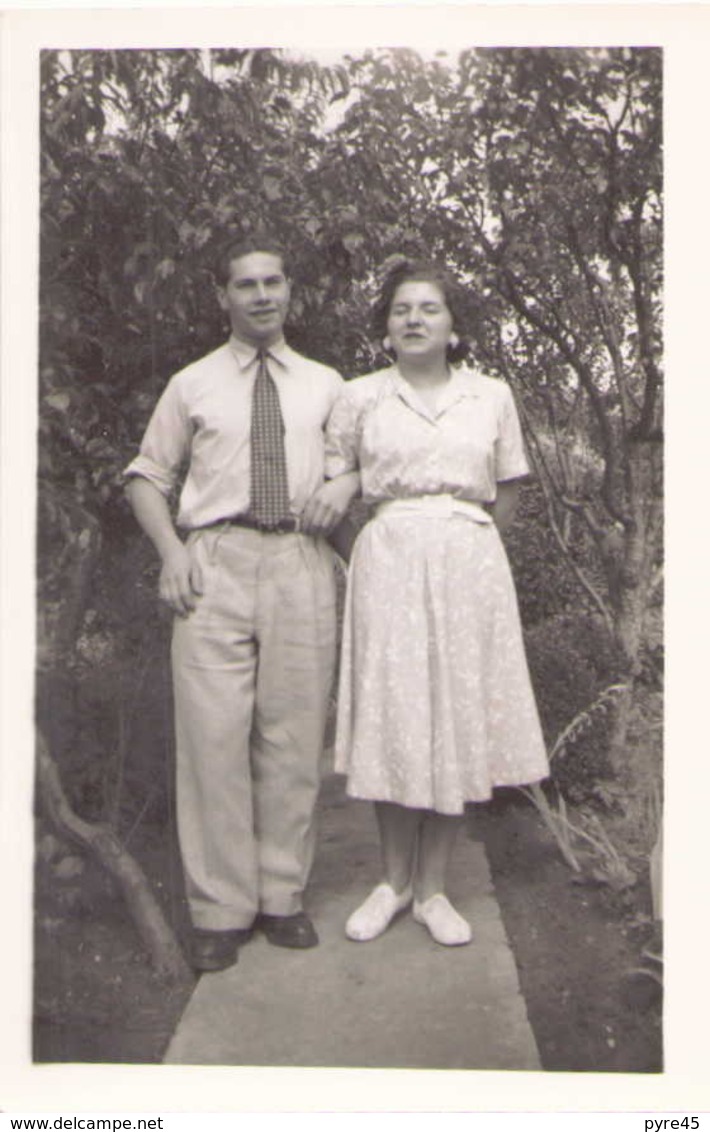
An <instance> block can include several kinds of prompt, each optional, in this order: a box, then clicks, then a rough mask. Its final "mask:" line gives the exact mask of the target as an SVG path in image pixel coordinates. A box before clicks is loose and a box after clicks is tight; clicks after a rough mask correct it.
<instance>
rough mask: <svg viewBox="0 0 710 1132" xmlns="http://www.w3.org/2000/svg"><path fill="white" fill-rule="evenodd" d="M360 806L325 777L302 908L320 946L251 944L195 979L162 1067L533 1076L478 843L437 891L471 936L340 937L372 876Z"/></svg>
mask: <svg viewBox="0 0 710 1132" xmlns="http://www.w3.org/2000/svg"><path fill="white" fill-rule="evenodd" d="M378 860H379V858H378V849H377V833H376V829H375V823H374V817H373V814H372V809H371V807H370V806H369V805H367V804H365V803H360V802H353V801H351V800H349V799H346V798H345V795H344V793H343V780H342V779H340V778H336V777H335V776H330V777H329V778H327V779H326V781H325V783H324V786H323V792H322V800H321V816H320V837H319V849H318V855H317V861H316V867H315V869H314V873H313V879H312V884H311V887H310V890H309V903H308V910H309V912H310V913H311V915H312V916H313V919H314V921H315V923H316V925H317V928H318V933H319V935H320V940H321V942H320V946H319V947H317V948H314V949H313V950H309V951H301V952H299V951H287V950H284V949H282V948H277V947H273V946H271V945H270V944H269V943H267V942H266V940H265V939H264V938H263V936H261V935H257V936H256V937H255V938H254V940H252V941H251V942H250V943H249V944H248V945H247V946H246V947H244V948H243V949H242V951H241V953H240V956H239V962H238V964H237V966H236V967H232V968H230V969H229V970H227V971H221V972H219V973H217V974H214V975H203V976H202V977H201V978H200V980H199V982H198V984H197V987H196V989H195V992H194V994H193V996H192V999H191V1000H190V1002H189V1003H188V1006H187V1009H186V1011H185V1013H184V1015H183V1017H182V1019H181V1021H180V1024H179V1026H178V1028H177V1031H176V1033H175V1035H174V1037H173V1040H172V1042H171V1043H170V1046H169V1048H168V1051H167V1054H166V1057H165V1061H166V1062H167V1063H169V1064H187V1065H288V1066H299V1067H301V1066H330V1067H346V1066H347V1067H377V1068H416V1069H425V1068H429V1069H527V1070H535V1069H539V1068H540V1062H539V1058H538V1053H537V1049H536V1046H535V1040H534V1038H533V1035H532V1031H531V1030H530V1026H529V1024H528V1020H527V1014H526V1011H525V1003H524V1002H523V999H522V997H521V995H520V989H519V986H518V979H517V973H516V970H515V964H514V961H513V956H512V954H511V951H510V948H509V946H508V942H507V939H506V936H505V932H504V929H503V924H502V922H501V918H500V913H499V910H498V905H497V903H496V900H495V897H494V895H493V891H492V886H491V879H490V873H489V870H488V864H487V860H486V855H485V850H484V848H483V845H482V844H480V843H478V842H473V841H471V840H469V839H467V838H463V837H462V838H461V840H460V842H459V844H458V847H457V851H456V856H455V860H454V861H453V863H452V868H451V876H450V885H449V891H450V895H451V897H452V899H453V900H454V901H455V903H456V904H457V906H458V907H459V908H460V909H461V911H462V913H463V914H464V915H465V916H466V917H467V918H468V919H469V921H470V922H471V924H472V926H473V929H474V940H473V942H472V943H471V944H470V945H468V946H466V947H460V948H450V949H448V948H443V947H440V946H439V945H437V944H436V943H434V942H433V940H431V938H430V937H429V935H428V933H427V931H426V929H425V928H423V927H422V926H421V925H419V924H416V923H415V922H414V921H413V920H412V918H411V915H410V914H405V915H404V916H402V917H401V918H400V919H398V920H397V921H396V922H395V923H394V924H393V925H392V927H391V928H390V929H389V931H387V932H386V933H385V934H384V935H383V936H381V937H380V938H379V939H377V940H373V941H372V942H371V943H352V942H350V941H349V940H347V939H346V938H345V936H344V934H343V925H344V923H345V921H346V919H347V917H348V915H349V913H350V912H351V911H352V910H353V908H355V907H356V906H357V904H358V903H359V902H360V900H361V899H363V898H364V897H365V896H366V895H367V893H368V892H369V890H370V888H371V887H372V885H373V884H374V883H375V882H376V880H377V879H379V867H378Z"/></svg>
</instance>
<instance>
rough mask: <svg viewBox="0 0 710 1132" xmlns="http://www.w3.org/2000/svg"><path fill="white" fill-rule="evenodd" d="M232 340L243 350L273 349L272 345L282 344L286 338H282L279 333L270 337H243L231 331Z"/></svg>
mask: <svg viewBox="0 0 710 1132" xmlns="http://www.w3.org/2000/svg"><path fill="white" fill-rule="evenodd" d="M232 341H233V342H235V343H236V345H237V346H238V347H239V348H240V349H242V350H244V351H247V350H251V351H259V350H273V349H274V347H279V346H283V345H284V344H285V342H286V339H285V338H284V336H283V334H279V335H277V336H276V337H270V338H259V339H252V338H243V337H242V336H241V335H239V334H235V333H234V331H232Z"/></svg>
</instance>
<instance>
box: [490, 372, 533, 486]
mask: <svg viewBox="0 0 710 1132" xmlns="http://www.w3.org/2000/svg"><path fill="white" fill-rule="evenodd" d="M501 394H502V395H501V404H500V411H499V415H498V436H497V438H496V442H495V477H496V480H497V481H498V483H503V482H504V481H505V480H515V479H520V478H522V477H523V476H528V475H529V474H530V466H529V464H528V460H527V456H526V454H525V445H524V443H523V434H522V430H521V428H520V420H519V418H518V410H517V409H516V407H515V401H514V399H513V394H512V392H511V390H510V389H509V387H508V386H507V385H501Z"/></svg>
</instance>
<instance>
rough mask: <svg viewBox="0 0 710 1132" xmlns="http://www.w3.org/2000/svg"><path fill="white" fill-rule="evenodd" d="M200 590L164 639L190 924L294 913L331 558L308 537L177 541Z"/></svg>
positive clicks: (304, 875)
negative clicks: (168, 643)
mask: <svg viewBox="0 0 710 1132" xmlns="http://www.w3.org/2000/svg"><path fill="white" fill-rule="evenodd" d="M188 546H189V548H190V553H191V555H193V556H194V557H195V559H196V560H197V561H198V562H199V563H200V565H201V567H202V571H203V578H204V593H203V595H202V596H201V597H200V598H199V599H198V602H197V608H196V609H195V610H194V611H193V612H192V613H191V614H189V616H188V617H186V618H184V619H180V618H176V620H175V626H174V631H173V643H172V671H173V688H174V698H175V732H176V756H177V816H178V835H179V840H180V852H181V856H182V861H183V868H184V873H185V885H186V893H187V899H188V904H189V908H190V914H191V917H192V921H193V924H194V925H195V927H198V928H203V929H211V930H227V929H230V928H245V927H249V926H250V925H251V923H252V922H253V920H254V917H255V916H256V914H257V913H258V912H266V913H269V914H271V915H291V914H293V913H294V912H298V911H300V910H301V908H302V893H303V890H304V888H305V885H306V882H307V880H308V875H309V872H310V868H311V864H312V861H313V850H314V841H315V827H314V811H315V804H316V799H317V795H318V788H319V783H320V769H321V758H322V749H323V735H324V730H325V723H326V714H327V709H328V701H329V697H330V694H331V690H332V682H333V670H334V662H335V573H334V563H333V557H332V551H331V549H330V547H329V546H328V545H327V543H325V542H324V541H322V540H314V539H312V538H311V537H310V536H308V535H304V534H300V533H295V534H263V533H261V532H259V531H253V530H248V529H245V528H242V527H236V526H226V525H225V526H220V527H211V528H207V529H204V530H200V531H195V532H193V533H192V534H191V535H190V536H189V538H188Z"/></svg>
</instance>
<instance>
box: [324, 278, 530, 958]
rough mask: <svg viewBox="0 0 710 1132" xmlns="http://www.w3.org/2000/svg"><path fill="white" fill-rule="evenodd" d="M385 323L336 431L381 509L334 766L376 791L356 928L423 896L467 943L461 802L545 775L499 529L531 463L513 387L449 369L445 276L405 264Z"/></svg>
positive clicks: (444, 938) (353, 579)
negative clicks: (376, 867) (375, 354)
mask: <svg viewBox="0 0 710 1132" xmlns="http://www.w3.org/2000/svg"><path fill="white" fill-rule="evenodd" d="M375 324H376V330H377V332H378V334H379V336H380V337H381V338H382V340H383V346H384V347H385V349H386V350H387V351H388V352H392V353H393V354H394V357H395V359H396V364H395V365H393V366H391V367H389V368H387V369H384V370H380V371H378V372H377V373H372V374H369V375H367V376H366V377H361V378H357V379H355V380H353V381H350V382H348V384H347V386H346V387H345V390H344V392H343V393H342V394H341V396H340V398H339V400H338V401H337V402H336V405H335V407H334V409H333V412H332V414H331V418H330V421H329V424H328V431H327V443H326V464H327V474H328V475H329V476H330V477H339V476H340V475H343V474H345V473H350V472H353V471H355V470H359V472H360V480H361V488H362V494H363V498H364V499H365V501H366V502H368V503H370V504H371V505H374V511H375V514H374V517H373V518H372V519H371V521H370V522H369V523H368V524H367V525H366V526H365V527H364V528H363V530H362V531H361V533H360V534H359V536H358V538H357V540H356V542H355V546H354V549H353V554H352V559H351V564H350V570H349V579H348V593H347V599H346V610H345V623H344V631H343V651H342V659H341V673H340V688H339V702H338V724H337V737H336V765H335V769H336V771H339V772H342V773H345V774H347V776H348V785H347V791H348V794H350V795H351V796H352V797H355V798H365V799H370V800H372V801H374V803H375V811H376V815H377V822H378V827H379V833H380V841H381V851H382V864H383V872H384V877H383V880H382V882H381V883H380V884H378V885H377V886H376V888H375V889H374V890H373V892H371V894H370V895H369V896H368V898H367V900H366V901H365V902H364V904H362V906H361V907H359V908H358V909H357V910H356V911H355V912H354V913H353V914H352V915H351V917H350V919H349V920H348V922H347V925H346V934H347V935H348V937H349V938H350V939H354V940H360V941H363V940H370V939H374V938H375V937H376V936H378V935H380V934H381V933H382V932H383V931H384V930H385V929H386V928H387V926H388V925H389V924H390V922H391V921H392V919H393V918H394V917H395V916H396V915H397V914H398V913H399V912H401V911H403V910H404V909H405V908H406V907H408V905H409V904H410V903H411V902H412V901H413V914H414V918H415V919H416V920H417V921H419V922H420V923H422V924H424V925H425V926H426V927H427V928H428V930H429V932H430V933H431V935H432V936H433V938H434V939H435V940H436V941H437V942H438V943H441V944H444V945H456V944H465V943H468V942H469V940H470V939H471V928H470V926H469V924H468V923H467V922H466V920H465V919H464V918H463V917H462V916H461V915H460V914H459V913H458V912H457V911H456V910H455V909H454V908H453V906H452V905H451V903H450V902H449V900H448V898H447V896H446V895H445V876H446V870H447V865H448V862H449V859H450V856H451V852H452V849H453V846H454V840H455V837H456V835H457V832H458V830H459V828H460V826H461V823H462V815H463V812H464V806H465V804H466V803H467V802H476V801H483V800H485V799H488V798H490V796H491V791H492V789H493V787H495V786H510V785H517V784H522V783H529V782H533V781H537V780H539V779H541V778H543V777H545V775H546V774H547V773H548V765H547V759H546V755H545V748H544V743H543V739H542V735H541V731H540V725H539V721H538V715H537V710H536V707H535V702H534V698H533V694H532V690H531V687H530V680H529V675H528V670H527V665H526V661H525V654H524V650H523V643H522V634H521V629H520V622H519V616H518V609H517V601H516V597H515V591H514V587H513V581H512V577H511V574H510V568H509V566H508V561H507V558H506V554H505V550H504V548H503V544H502V542H501V539H500V537H499V532H502V531H505V530H506V528H507V527H508V526H509V525H510V523H511V522H512V520H513V516H514V513H515V508H516V504H517V499H518V482H519V480H520V479H521V477H523V476H525V475H526V474H527V472H528V467H527V463H526V460H525V455H524V452H523V447H522V440H521V434H520V427H519V424H518V420H517V415H516V411H515V406H514V403H513V398H512V396H511V393H510V390H509V389H508V387H507V386H506V385H505V384H504V383H503V382H501V381H499V380H496V379H493V378H489V377H485V376H483V375H482V374H480V373H478V372H476V371H475V370H471V369H468V368H463V367H457V368H452V367H451V365H450V363H451V362H453V361H456V360H459V359H460V358H461V357H462V355H463V354H465V353H466V349H465V347H464V344H463V342H462V341H461V337H460V334H461V330H460V300H459V298H458V293H457V287H456V285H455V283H453V281H452V280H451V279H450V277H449V276H448V275H447V274H446V273H445V272H444V271H442V270H440V269H439V268H438V267H436V266H435V265H431V264H420V263H414V264H413V263H409V262H406V261H405V262H400V263H398V264H397V265H396V267H394V268H393V269H392V270H391V271H390V272H389V274H388V275H387V277H386V279H385V282H384V285H383V288H382V293H381V296H380V299H379V301H378V303H377V305H376V308H375Z"/></svg>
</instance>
